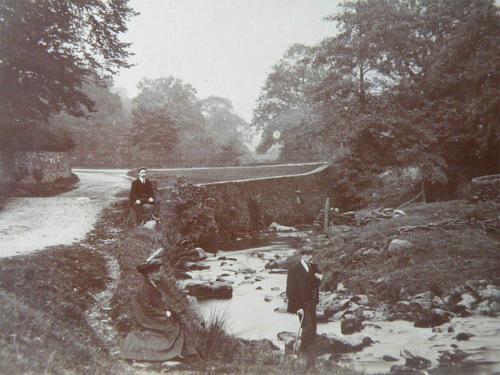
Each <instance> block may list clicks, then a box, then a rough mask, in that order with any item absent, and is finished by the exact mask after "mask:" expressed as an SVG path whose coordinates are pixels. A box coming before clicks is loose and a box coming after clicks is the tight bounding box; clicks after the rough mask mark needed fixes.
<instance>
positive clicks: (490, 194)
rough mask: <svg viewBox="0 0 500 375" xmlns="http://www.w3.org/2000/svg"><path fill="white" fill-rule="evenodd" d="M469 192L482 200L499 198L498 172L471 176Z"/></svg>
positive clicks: (499, 175)
mask: <svg viewBox="0 0 500 375" xmlns="http://www.w3.org/2000/svg"><path fill="white" fill-rule="evenodd" d="M470 194H471V195H473V196H477V197H478V198H480V199H483V200H486V199H496V198H500V174H496V175H490V176H482V177H476V178H473V179H472V182H471V191H470Z"/></svg>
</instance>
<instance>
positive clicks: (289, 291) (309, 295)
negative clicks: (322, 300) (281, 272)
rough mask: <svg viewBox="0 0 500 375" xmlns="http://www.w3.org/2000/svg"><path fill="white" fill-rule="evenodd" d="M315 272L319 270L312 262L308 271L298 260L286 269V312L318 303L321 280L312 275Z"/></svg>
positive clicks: (292, 311)
mask: <svg viewBox="0 0 500 375" xmlns="http://www.w3.org/2000/svg"><path fill="white" fill-rule="evenodd" d="M315 273H319V270H318V267H317V266H316V265H315V264H314V263H313V264H311V265H310V267H309V272H307V271H306V269H305V268H304V266H303V265H302V263H301V262H300V261H299V262H298V263H297V264H295V265H293V266H292V267H291V268H290V269H289V270H288V277H287V280H286V296H287V298H288V308H287V311H288V312H291V313H296V312H297V310H298V309H303V308H308V307H314V306H316V305H317V304H318V302H319V285H320V283H321V282H320V281H319V280H318V279H317V278H316V277H314V274H315Z"/></svg>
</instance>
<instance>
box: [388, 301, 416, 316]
mask: <svg viewBox="0 0 500 375" xmlns="http://www.w3.org/2000/svg"><path fill="white" fill-rule="evenodd" d="M411 310H412V309H411V307H410V302H408V301H398V302H396V304H395V305H394V306H393V308H392V311H393V312H396V313H409V312H410V311H411Z"/></svg>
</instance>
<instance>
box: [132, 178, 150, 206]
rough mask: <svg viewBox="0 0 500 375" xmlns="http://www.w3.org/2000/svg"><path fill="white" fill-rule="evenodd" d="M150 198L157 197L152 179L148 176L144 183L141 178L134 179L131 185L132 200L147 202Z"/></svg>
mask: <svg viewBox="0 0 500 375" xmlns="http://www.w3.org/2000/svg"><path fill="white" fill-rule="evenodd" d="M149 198H153V199H154V198H155V191H154V188H153V183H152V182H151V180H148V179H147V178H146V179H144V183H142V182H141V180H139V179H138V178H137V179H135V180H134V181H132V185H131V186H130V200H131V201H132V203H133V202H135V201H136V200H140V201H141V202H143V201H144V202H147V201H148V199H149ZM144 202H143V203H144Z"/></svg>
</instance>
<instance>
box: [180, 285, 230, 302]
mask: <svg viewBox="0 0 500 375" xmlns="http://www.w3.org/2000/svg"><path fill="white" fill-rule="evenodd" d="M186 290H187V291H188V294H189V295H191V296H194V297H196V298H198V299H228V298H232V297H233V287H232V286H231V285H230V284H229V283H227V282H218V281H216V282H213V281H209V282H205V283H201V284H188V285H186Z"/></svg>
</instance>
